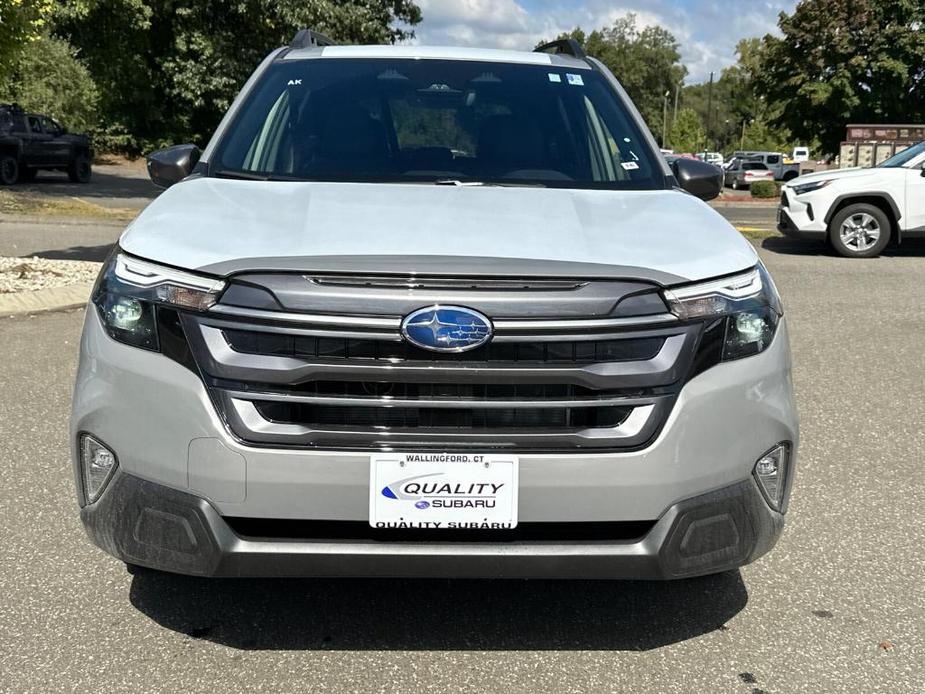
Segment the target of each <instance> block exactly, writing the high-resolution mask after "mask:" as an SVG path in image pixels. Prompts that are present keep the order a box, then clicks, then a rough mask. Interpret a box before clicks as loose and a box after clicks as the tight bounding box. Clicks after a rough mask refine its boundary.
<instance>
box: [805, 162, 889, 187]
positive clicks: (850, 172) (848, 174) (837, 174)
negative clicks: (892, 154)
mask: <svg viewBox="0 0 925 694" xmlns="http://www.w3.org/2000/svg"><path fill="white" fill-rule="evenodd" d="M875 172H877V169H871V168H861V167H854V168H850V169H833V170H830V171H817V172H816V173H809V174H803V175H802V176H799V177H797V178H794V179H793V180H792V181H789V182H788V183H787V185H788V186H790V187H791V188H792V187H793V186H798V185H802V184H804V183H812V182H813V181H840V180H848V179H852V178H864V177H865V176H870V175H871V174H873V173H875Z"/></svg>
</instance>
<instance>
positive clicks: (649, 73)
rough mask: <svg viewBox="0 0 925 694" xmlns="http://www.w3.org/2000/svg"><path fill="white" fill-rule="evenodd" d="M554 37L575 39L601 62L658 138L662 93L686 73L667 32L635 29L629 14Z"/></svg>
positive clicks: (672, 90) (675, 43)
mask: <svg viewBox="0 0 925 694" xmlns="http://www.w3.org/2000/svg"><path fill="white" fill-rule="evenodd" d="M558 38H574V39H576V40H577V41H578V42H579V43H581V44H583V45H584V48H585V51H587V52H588V54H589V55H593V56H594V57H595V58H598V59H599V60H600V61H601V62H602V63H604V65H606V66H607V67H608V68H609V69H610V71H611V72H613V73H614V75H616V77H617V79H618V80H620V83H621V84H622V85H623V87H624V89H626V91H627V93H628V94H629V95H630V97H631V98H632V99H633V102H634V103H635V104H636V107H637V108H638V109H639V111H640V113H642V116H643V118H644V119H645V121H646V123H647V124H648V125H649V129H650V130H651V131H652V132H653V133H654V134H655V135H656V138H657V139H660V138H661V136H662V129H663V117H662V116H663V109H664V106H665V93H666V92H668V93H669V94H670V96H671V97H673V95H674V92H675V89H677V88H678V87H679V85H680V84H681V83H682V82H683V81H684V77H685V76H686V75H687V68H685V67H684V66H683V65H681V54H680V52H679V48H680V45H679V44H678V41H677V39H675V37H674V36H673V35H672V34H671V32H669V31H667V30H666V29H663V28H662V27H657V26H649V27H645V28H644V29H639V27H638V26H637V23H636V15H635V14H632V13H631V14H627V15H626V16H625V17H623V18H621V19H617V20H616V21H615V22H614V24H613V26H611V27H607V28H604V29H600V30H597V31H592V32H591V33H590V34H587V35H585V33H584V31H582V30H581V28H576V29H573V30H572V31H571V32H569V33H567V34H562V35H560V36H559V37H558ZM542 43H545V41H544V42H542ZM669 105H670V104H669Z"/></svg>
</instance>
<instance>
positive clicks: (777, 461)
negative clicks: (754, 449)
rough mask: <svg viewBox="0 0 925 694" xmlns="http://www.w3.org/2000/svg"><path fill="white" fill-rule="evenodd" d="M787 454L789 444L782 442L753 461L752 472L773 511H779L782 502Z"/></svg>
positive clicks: (785, 482)
mask: <svg viewBox="0 0 925 694" xmlns="http://www.w3.org/2000/svg"><path fill="white" fill-rule="evenodd" d="M789 455H790V449H789V446H787V444H783V443H782V444H779V445H777V446H775V447H774V448H772V449H771V450H770V451H768V452H767V453H765V454H764V455H763V456H761V457H760V458H759V459H758V462H757V463H755V470H754V474H755V479H756V480H757V481H758V487H759V488H760V489H761V493H762V494H764V497H765V499H767V501H768V504H769V505H770V506H771V508H773V509H774V510H775V511H780V510H781V509H782V506H783V503H784V492H785V490H786V487H787V472H788V470H787V467H788V463H789Z"/></svg>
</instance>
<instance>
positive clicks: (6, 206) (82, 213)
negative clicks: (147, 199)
mask: <svg viewBox="0 0 925 694" xmlns="http://www.w3.org/2000/svg"><path fill="white" fill-rule="evenodd" d="M0 214H6V215H27V216H34V217H72V218H73V217H80V218H89V219H106V220H111V221H117V222H128V221H131V220H132V219H134V218H135V217H136V216H137V214H138V212H137V211H136V210H129V209H124V208H115V209H113V208H109V207H103V206H102V205H96V204H94V203H92V202H87V201H86V200H81V199H80V198H74V197H70V196H69V197H61V198H55V197H47V196H42V195H36V194H35V193H26V192H19V191H13V190H0Z"/></svg>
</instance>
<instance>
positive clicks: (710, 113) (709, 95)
mask: <svg viewBox="0 0 925 694" xmlns="http://www.w3.org/2000/svg"><path fill="white" fill-rule="evenodd" d="M712 130H713V73H712V72H711V73H710V86H709V87H707V133H706V134H707V138H706V139H707V142H706V143H704V149H706V147H707V143H709V142H710V133H711V132H712Z"/></svg>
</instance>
